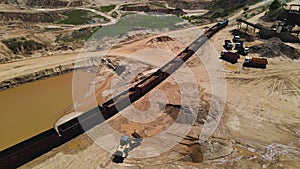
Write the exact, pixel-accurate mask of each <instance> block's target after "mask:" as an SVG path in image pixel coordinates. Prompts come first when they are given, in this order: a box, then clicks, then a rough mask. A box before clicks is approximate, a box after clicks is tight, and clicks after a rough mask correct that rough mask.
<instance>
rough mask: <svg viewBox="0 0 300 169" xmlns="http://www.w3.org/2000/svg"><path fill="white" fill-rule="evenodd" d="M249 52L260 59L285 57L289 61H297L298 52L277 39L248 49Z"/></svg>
mask: <svg viewBox="0 0 300 169" xmlns="http://www.w3.org/2000/svg"><path fill="white" fill-rule="evenodd" d="M250 52H252V53H258V54H260V56H262V57H268V58H273V57H279V56H285V57H288V58H290V59H299V58H300V51H299V49H295V48H293V47H291V46H289V45H286V44H284V43H283V42H281V41H280V40H279V39H278V38H271V39H270V40H269V41H268V42H266V43H262V44H259V45H254V46H251V47H250Z"/></svg>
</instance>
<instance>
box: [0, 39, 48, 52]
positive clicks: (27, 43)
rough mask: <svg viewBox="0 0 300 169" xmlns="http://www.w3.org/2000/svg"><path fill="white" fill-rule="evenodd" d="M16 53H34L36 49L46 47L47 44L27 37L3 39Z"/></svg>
mask: <svg viewBox="0 0 300 169" xmlns="http://www.w3.org/2000/svg"><path fill="white" fill-rule="evenodd" d="M2 42H3V43H4V44H5V45H6V46H7V47H8V48H9V49H10V50H11V51H12V52H13V53H14V54H32V52H33V51H35V50H40V49H44V48H46V45H44V44H41V43H39V42H36V41H33V40H27V39H26V38H13V39H7V40H3V41H2Z"/></svg>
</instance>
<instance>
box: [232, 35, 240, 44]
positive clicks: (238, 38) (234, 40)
mask: <svg viewBox="0 0 300 169" xmlns="http://www.w3.org/2000/svg"><path fill="white" fill-rule="evenodd" d="M240 39H241V37H240V36H237V35H235V36H234V37H233V39H232V41H233V42H234V43H236V42H238V41H239V40H240Z"/></svg>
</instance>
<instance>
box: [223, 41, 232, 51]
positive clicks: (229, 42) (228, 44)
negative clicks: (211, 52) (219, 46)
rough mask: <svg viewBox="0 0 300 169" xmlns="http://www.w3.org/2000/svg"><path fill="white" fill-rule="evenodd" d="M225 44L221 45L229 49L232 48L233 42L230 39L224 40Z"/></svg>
mask: <svg viewBox="0 0 300 169" xmlns="http://www.w3.org/2000/svg"><path fill="white" fill-rule="evenodd" d="M224 42H225V44H224V45H223V47H224V48H225V49H226V50H231V49H232V48H233V44H232V43H231V41H230V40H225V41H224Z"/></svg>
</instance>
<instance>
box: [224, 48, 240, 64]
mask: <svg viewBox="0 0 300 169" xmlns="http://www.w3.org/2000/svg"><path fill="white" fill-rule="evenodd" d="M239 58H240V55H239V54H238V53H233V52H229V51H227V50H223V51H222V52H221V57H220V59H222V60H225V61H227V62H230V63H232V64H235V63H237V62H238V59H239Z"/></svg>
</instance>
